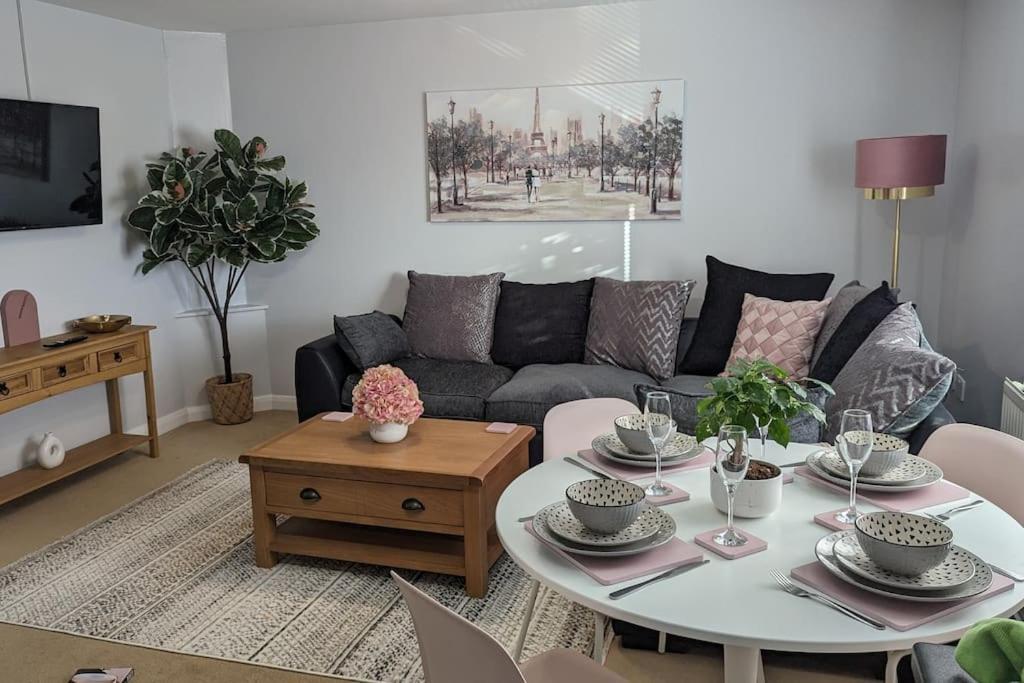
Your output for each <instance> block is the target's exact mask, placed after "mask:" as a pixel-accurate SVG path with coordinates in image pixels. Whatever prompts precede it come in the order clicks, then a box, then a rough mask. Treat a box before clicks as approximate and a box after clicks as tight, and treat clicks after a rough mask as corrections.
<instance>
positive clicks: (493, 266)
mask: <svg viewBox="0 0 1024 683" xmlns="http://www.w3.org/2000/svg"><path fill="white" fill-rule="evenodd" d="M962 20H963V3H962V1H961V0H865V1H862V2H855V3H851V2H842V1H840V0H829V1H826V2H823V1H821V0H774V1H773V2H756V1H754V0H745V1H743V0H725V1H719V2H714V3H711V2H701V1H699V0H654V1H652V2H638V3H628V4H611V5H601V6H595V7H581V8H574V9H564V10H548V11H526V12H511V13H505V14H491V15H474V16H464V17H451V18H441V19H419V20H408V21H393V22H380V23H372V24H360V25H342V26H329V27H318V28H308V29H291V30H275V31H267V32H252V33H248V32H246V33H232V34H229V35H228V61H229V72H230V78H231V86H232V91H231V92H232V110H233V115H234V120H235V124H236V127H237V129H238V130H239V131H240V133H241V134H243V135H252V134H259V135H262V136H264V137H266V138H267V139H268V140H269V141H270V144H271V146H272V147H273V148H274V150H275V151H277V152H280V153H284V154H286V155H287V157H288V170H289V173H290V174H292V175H293V176H295V177H299V178H304V179H307V180H308V181H309V183H310V188H311V194H310V196H311V200H312V201H314V202H316V203H317V206H318V214H319V223H320V226H321V229H322V234H321V237H320V238H319V240H318V241H317V242H314V243H313V245H312V248H311V249H310V250H308V251H306V252H304V253H302V254H298V255H296V256H293V257H292V258H290V259H289V260H288V261H286V262H284V263H282V264H275V265H267V266H260V267H258V268H253V269H252V270H251V271H250V279H249V296H250V299H251V300H253V301H259V302H261V303H267V304H270V311H269V332H270V358H271V364H272V386H273V390H274V393H276V394H291V393H293V379H292V362H293V360H292V359H293V353H294V350H295V348H296V347H298V346H299V345H300V344H301V343H303V342H305V341H307V340H309V339H312V338H314V337H317V336H319V335H321V334H326V333H327V332H329V331H330V329H331V314H333V313H343V314H350V313H358V312H364V311H367V310H370V309H372V308H374V307H379V308H382V309H383V310H386V311H391V312H401V309H402V306H403V304H404V298H405V294H404V293H405V284H404V280H405V276H404V273H405V271H406V269H408V268H414V269H417V270H420V271H427V272H449V273H476V272H484V271H492V270H504V271H505V272H506V273H508V277H509V278H513V279H522V280H525V281H555V280H564V279H573V278H579V277H585V276H588V275H591V274H594V273H596V272H608V273H611V274H613V275H618V274H621V264H622V241H623V236H622V226H621V225H617V224H614V223H547V224H543V223H523V224H508V223H503V224H461V225H460V224H448V225H438V224H434V225H432V224H428V223H427V222H426V211H427V209H426V202H427V198H426V196H425V191H424V185H425V179H424V174H425V162H424V141H423V132H422V131H423V127H424V113H423V107H424V99H423V93H424V91H426V90H443V89H453V90H458V89H472V88H497V87H516V86H532V85H535V84H539V85H545V84H566V83H577V82H602V81H623V80H637V79H640V80H646V79H654V78H680V77H681V78H683V79H685V80H686V81H687V84H686V97H687V102H686V122H685V126H686V133H685V154H684V156H685V161H684V174H685V175H684V183H685V184H686V185H687V195H686V197H685V206H684V217H685V219H684V221H683V222H682V223H657V224H651V223H641V224H636V225H634V227H633V249H632V254H633V258H632V263H633V266H632V277H633V278H634V279H644V278H682V277H694V278H697V279H698V281H700V282H701V285H703V280H704V265H703V258H704V255H705V254H708V253H710V254H714V255H716V256H718V257H720V258H723V259H726V260H729V261H733V262H739V263H743V264H746V265H750V266H754V267H762V268H767V269H771V270H778V271H783V270H787V271H806V270H812V269H813V270H829V271H832V272H835V273H836V281H837V284H842V283H843V282H844V281H846V280H849V279H852V278H854V277H860V278H861V279H863V280H865V281H868V282H878V281H879V280H881V279H882V278H883V277H885V276H886V275H887V273H888V270H889V257H888V253H889V240H890V235H891V228H890V225H891V219H892V214H891V212H892V208H893V207H892V205H891V204H888V203H883V202H870V203H869V202H865V201H864V200H862V199H861V198H860V196H859V194H858V192H857V191H855V190H854V188H853V143H854V140H856V139H857V138H862V137H871V136H882V135H900V134H911V133H949V134H951V133H952V132H953V123H954V110H955V99H956V91H957V74H958V61H959V54H960V43H961V33H962ZM528 123H529V122H524V126H525V125H528ZM948 207H949V193H948V192H947V191H946V189H945V188H943V189H940V190H939V193H938V196H937V197H936V198H934V199H932V200H928V201H920V202H913V203H910V204H909V205H908V206H907V209H906V216H905V225H906V228H907V233H908V234H907V237H906V242H905V247H904V260H903V280H902V282H901V284H902V285H903V287H904V290H905V291H906V292H907V294H909V295H910V296H912V297H914V298H915V299H917V300H918V301H919V302H920V308H921V313H922V317H923V319H924V321H925V323H926V325H927V326H928V327H929V329H931V328H934V327H935V326H936V325H937V317H938V311H939V307H940V303H941V302H940V298H939V297H940V293H941V283H942V274H941V268H942V262H943V253H944V242H945V235H944V226H945V215H946V211H947V209H948ZM577 247H581V248H582V250H581V251H577V250H575V248H577ZM702 294H703V287H701V288H700V289H698V292H697V297H696V299H695V301H694V302H693V303H692V304H691V306H692V308H691V309H690V310H691V314H695V313H696V311H697V310H698V307H699V304H700V301H699V299H700V297H701V296H702Z"/></svg>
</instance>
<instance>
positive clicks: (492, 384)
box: [341, 358, 512, 420]
mask: <svg viewBox="0 0 1024 683" xmlns="http://www.w3.org/2000/svg"><path fill="white" fill-rule="evenodd" d="M393 365H394V366H395V367H399V368H401V369H402V370H403V371H404V372H405V374H406V375H408V376H409V377H410V378H411V379H412V381H414V382H416V386H417V387H418V388H419V391H420V399H422V401H423V414H424V415H425V416H427V417H454V418H462V419H470V420H483V419H484V402H485V401H486V400H487V397H488V396H490V395H491V393H493V392H494V390H495V389H497V388H498V387H500V386H501V385H503V384H504V383H505V382H507V381H508V380H509V379H511V378H512V371H511V370H509V369H508V368H506V367H502V366H500V365H492V364H489V363H472V362H469V361H447V360H435V359H432V358H403V359H401V360H397V361H395V362H394V363H393ZM358 381H359V375H350V376H349V377H348V378H347V379H346V380H345V386H344V387H343V388H342V392H341V401H342V403H343V404H345V405H351V404H352V389H353V388H355V385H356V383H357V382H358Z"/></svg>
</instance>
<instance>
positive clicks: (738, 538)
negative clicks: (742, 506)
mask: <svg viewBox="0 0 1024 683" xmlns="http://www.w3.org/2000/svg"><path fill="white" fill-rule="evenodd" d="M715 465H716V466H717V467H718V476H720V477H721V478H722V483H723V484H724V485H725V492H726V494H727V495H728V497H729V523H728V525H727V526H726V527H725V531H722V532H721V533H719V534H716V535H715V537H714V539H712V540H714V542H715V543H717V544H718V545H724V546H729V547H735V546H738V545H743V544H744V543H746V542H747V537H746V536H744V535H743V534H741V533H739V532H737V531H736V530H735V529H734V528H733V526H732V508H733V500H734V499H735V497H736V487H737V486H739V483H740V482H741V481H743V478H744V477H746V476H747V467H748V466H749V465H750V448H749V445H748V444H747V430H746V429H744V428H743V427H740V426H739V425H722V428H721V429H719V430H718V446H717V448H716V449H715Z"/></svg>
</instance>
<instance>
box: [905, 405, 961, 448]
mask: <svg viewBox="0 0 1024 683" xmlns="http://www.w3.org/2000/svg"><path fill="white" fill-rule="evenodd" d="M955 422H956V419H955V418H954V417H953V415H952V414H951V413H950V412H949V410H948V409H947V408H946V406H944V405H942V404H941V403H940V404H939V405H937V406H936V407H935V410H933V411H932V412H931V414H930V415H929V416H928V417H926V418H925V419H924V421H923V422H921V424H919V425H917V428H915V429H914V431H913V432H911V433H910V436H909V437H908V438H907V441H908V442H910V452H911V453H914V454H915V455H916V454H918V453H920V452H921V449H922V448H923V447H924V442H925V441H927V440H928V437H930V436H931V435H932V433H933V432H934V431H935V430H936V429H938V428H939V427H942V426H944V425H949V424H954V423H955Z"/></svg>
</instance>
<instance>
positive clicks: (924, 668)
mask: <svg viewBox="0 0 1024 683" xmlns="http://www.w3.org/2000/svg"><path fill="white" fill-rule="evenodd" d="M910 668H911V671H912V672H913V674H914V681H915V683H974V678H973V677H972V676H971V675H970V674H968V673H967V672H966V671H964V670H963V669H962V668H961V667H960V665H959V664H957V662H956V647H954V646H953V645H936V644H933V643H917V644H915V645H914V651H913V655H912V656H911V660H910Z"/></svg>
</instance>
